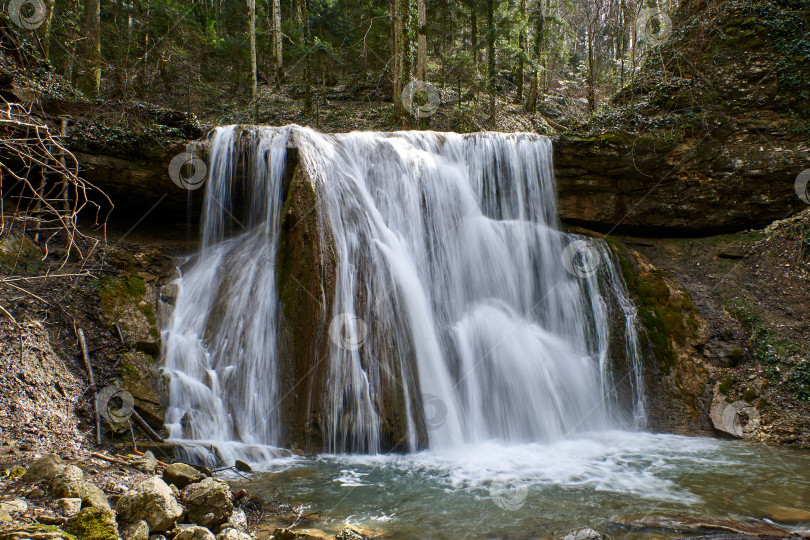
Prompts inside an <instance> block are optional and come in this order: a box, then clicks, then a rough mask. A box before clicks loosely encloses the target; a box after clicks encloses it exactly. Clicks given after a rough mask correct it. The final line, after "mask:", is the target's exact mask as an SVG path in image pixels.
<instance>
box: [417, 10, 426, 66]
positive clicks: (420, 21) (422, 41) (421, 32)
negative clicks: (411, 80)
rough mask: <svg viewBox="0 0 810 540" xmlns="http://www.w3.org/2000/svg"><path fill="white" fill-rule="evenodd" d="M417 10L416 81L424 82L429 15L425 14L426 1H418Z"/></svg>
mask: <svg viewBox="0 0 810 540" xmlns="http://www.w3.org/2000/svg"><path fill="white" fill-rule="evenodd" d="M416 9H417V16H416V24H417V28H416V79H417V80H419V81H424V80H425V77H426V76H427V36H426V34H425V29H426V28H425V27H426V26H427V14H426V12H425V0H417V8H416Z"/></svg>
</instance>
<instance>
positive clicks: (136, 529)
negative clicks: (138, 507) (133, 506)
mask: <svg viewBox="0 0 810 540" xmlns="http://www.w3.org/2000/svg"><path fill="white" fill-rule="evenodd" d="M121 538H122V539H123V540H149V524H148V523H147V522H145V521H144V520H139V521H136V522H135V523H131V524H129V525H127V526H126V527H124V528H123V529H121Z"/></svg>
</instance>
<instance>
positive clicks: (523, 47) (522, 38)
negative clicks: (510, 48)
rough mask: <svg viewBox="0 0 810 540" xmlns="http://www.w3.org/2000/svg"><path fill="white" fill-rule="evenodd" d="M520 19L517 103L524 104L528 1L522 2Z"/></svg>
mask: <svg viewBox="0 0 810 540" xmlns="http://www.w3.org/2000/svg"><path fill="white" fill-rule="evenodd" d="M520 19H521V27H520V30H519V34H518V48H519V49H520V58H518V70H517V96H515V102H517V103H522V102H523V85H524V84H525V82H526V81H525V80H524V74H523V55H524V54H525V53H526V31H525V30H524V28H523V22H524V21H525V20H526V0H520Z"/></svg>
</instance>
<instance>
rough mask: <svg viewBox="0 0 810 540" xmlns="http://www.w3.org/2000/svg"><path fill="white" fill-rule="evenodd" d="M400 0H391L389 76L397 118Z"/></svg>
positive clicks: (400, 65)
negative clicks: (390, 62)
mask: <svg viewBox="0 0 810 540" xmlns="http://www.w3.org/2000/svg"><path fill="white" fill-rule="evenodd" d="M400 3H401V0H391V1H390V10H391V57H392V58H391V59H392V63H393V70H392V73H393V76H392V78H391V86H392V88H391V90H392V91H391V96H392V98H391V99H392V103H393V104H394V111H395V113H394V115H395V116H396V117H397V118H398V117H399V116H400V115H401V114H402V102H401V100H400V97H401V95H402V11H401V10H402V6H401V5H400Z"/></svg>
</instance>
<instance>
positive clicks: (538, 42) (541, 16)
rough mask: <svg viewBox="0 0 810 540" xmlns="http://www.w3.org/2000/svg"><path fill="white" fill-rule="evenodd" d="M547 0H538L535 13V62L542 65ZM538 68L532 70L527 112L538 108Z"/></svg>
mask: <svg viewBox="0 0 810 540" xmlns="http://www.w3.org/2000/svg"><path fill="white" fill-rule="evenodd" d="M543 2H545V0H538V2H537V11H538V13H537V14H536V15H535V17H536V20H537V27H536V28H535V32H534V63H535V65H536V66H539V65H540V59H541V56H542V52H543V32H544V31H545V24H546V10H545V9H544V7H543ZM538 71H539V70H538V69H537V68H535V69H534V70H533V71H532V83H531V88H530V89H529V97H528V99H527V100H526V112H530V113H531V112H534V111H535V110H536V109H537V94H538V80H537V79H538V75H539V73H538Z"/></svg>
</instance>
